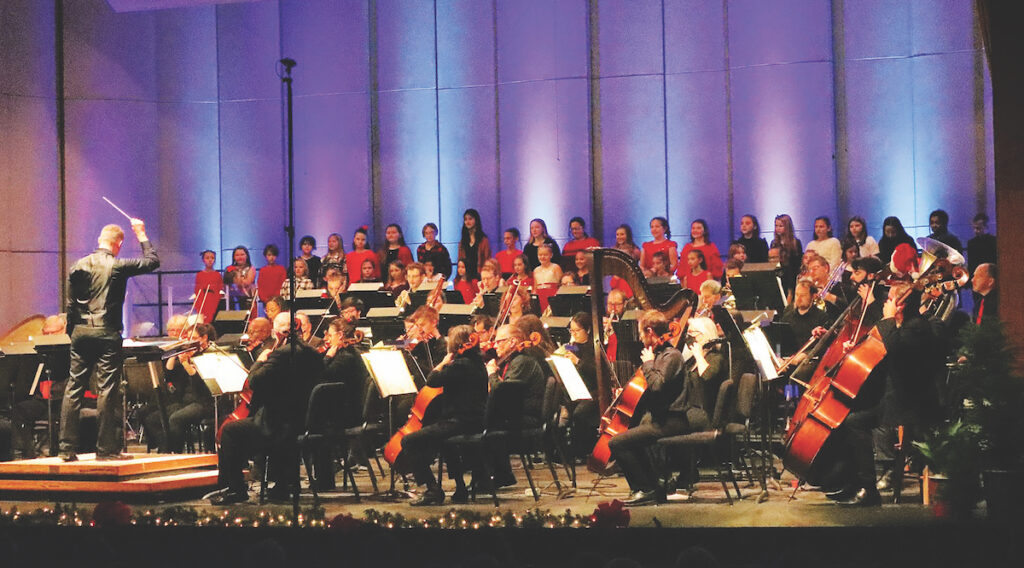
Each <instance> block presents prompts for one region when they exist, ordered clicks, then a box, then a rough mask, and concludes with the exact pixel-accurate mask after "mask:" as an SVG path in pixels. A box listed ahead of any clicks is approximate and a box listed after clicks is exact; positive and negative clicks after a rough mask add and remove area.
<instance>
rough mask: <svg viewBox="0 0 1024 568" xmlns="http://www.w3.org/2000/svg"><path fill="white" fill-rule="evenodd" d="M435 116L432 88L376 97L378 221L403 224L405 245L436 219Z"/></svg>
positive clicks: (415, 238) (380, 239)
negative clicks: (377, 120) (378, 124)
mask: <svg viewBox="0 0 1024 568" xmlns="http://www.w3.org/2000/svg"><path fill="white" fill-rule="evenodd" d="M436 113H437V106H436V101H435V98H434V91H433V90H432V89H430V90H408V91H394V92H383V93H381V94H380V117H381V119H380V163H381V197H382V204H383V206H382V211H381V215H382V217H381V220H382V221H383V223H384V224H385V225H387V224H389V223H398V224H399V225H401V227H402V230H403V232H404V233H405V236H406V240H407V241H409V242H415V241H416V240H417V236H418V235H419V227H422V226H423V224H424V223H426V222H427V221H434V222H436V221H437V219H438V215H439V214H440V210H439V208H438V203H439V197H438V185H437V183H438V182H437V179H438V177H437V167H438V165H437V117H436ZM374 239H375V241H376V242H377V243H383V241H384V235H374Z"/></svg>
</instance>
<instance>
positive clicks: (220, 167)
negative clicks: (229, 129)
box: [213, 6, 227, 268]
mask: <svg viewBox="0 0 1024 568" xmlns="http://www.w3.org/2000/svg"><path fill="white" fill-rule="evenodd" d="M219 31H220V6H214V7H213V32H214V33H213V36H214V38H213V43H214V57H216V59H217V60H216V61H215V62H214V69H215V71H216V73H217V218H218V219H221V220H223V218H224V217H223V215H224V141H223V139H222V135H223V132H224V124H223V120H224V118H223V115H222V112H221V91H220V86H221V85H220V33H219ZM217 248H218V249H220V254H219V255H217V256H218V258H220V265H221V268H223V267H224V266H225V265H224V253H225V252H226V250H227V249H226V248H225V247H224V223H223V222H221V223H218V224H217Z"/></svg>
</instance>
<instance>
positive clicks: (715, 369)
mask: <svg viewBox="0 0 1024 568" xmlns="http://www.w3.org/2000/svg"><path fill="white" fill-rule="evenodd" d="M709 282H714V281H713V280H711V281H709ZM700 319H702V318H692V319H691V320H690V322H689V328H690V330H691V331H690V333H691V334H692V335H691V337H692V338H693V345H692V346H691V347H690V349H689V350H690V352H691V353H692V354H693V362H692V363H689V364H688V365H689V368H685V367H684V361H683V355H682V353H680V352H679V351H678V350H677V349H676V348H675V347H672V346H671V345H669V342H668V341H664V338H665V337H666V336H667V335H668V333H669V322H668V319H666V318H665V314H663V313H661V312H659V311H657V310H648V311H646V312H644V314H643V315H642V316H641V317H640V322H639V324H640V330H641V337H642V339H643V342H644V346H645V349H644V351H643V354H642V355H641V359H642V360H643V365H642V367H641V371H642V372H643V376H644V378H645V379H646V380H647V393H648V394H647V395H645V397H644V398H645V400H647V407H646V412H645V416H644V417H643V418H642V419H641V421H640V424H639V425H637V426H634V427H632V428H630V429H628V430H626V431H625V432H622V433H621V434H619V435H617V436H615V437H613V438H612V439H611V442H609V444H608V447H609V449H610V450H611V454H612V457H613V458H614V459H615V461H616V463H617V464H618V466H619V468H620V469H621V470H622V473H623V475H624V476H625V477H626V481H627V483H629V489H630V491H631V492H632V493H631V495H630V498H629V499H628V500H626V502H625V503H626V505H629V506H637V505H646V504H649V503H655V502H663V501H664V500H665V494H664V491H663V489H662V488H661V486H660V484H659V483H658V476H657V473H656V470H655V467H654V464H653V462H652V459H651V456H650V455H649V449H650V447H651V446H652V445H653V444H654V443H655V442H656V441H657V440H658V439H660V438H665V437H668V436H676V435H679V434H685V433H687V432H692V431H696V430H700V429H704V428H707V427H708V426H709V423H710V422H709V419H708V414H707V412H706V411H705V409H704V406H705V396H704V382H706V381H708V382H709V381H710V380H711V379H715V380H716V381H719V382H720V381H721V377H720V375H721V374H722V372H724V370H725V369H726V366H725V365H724V364H723V361H722V359H721V356H720V355H717V354H715V355H716V356H715V357H711V356H710V355H705V354H704V350H703V347H704V345H705V344H706V343H708V342H709V341H710V340H711V339H713V338H714V337H715V336H716V333H715V324H714V323H713V322H711V321H710V320H707V319H706V318H703V319H704V320H705V321H706V322H707V323H705V324H700V323H696V322H698V320H700ZM709 357H711V358H710V359H709ZM712 359H713V360H714V363H713V364H712Z"/></svg>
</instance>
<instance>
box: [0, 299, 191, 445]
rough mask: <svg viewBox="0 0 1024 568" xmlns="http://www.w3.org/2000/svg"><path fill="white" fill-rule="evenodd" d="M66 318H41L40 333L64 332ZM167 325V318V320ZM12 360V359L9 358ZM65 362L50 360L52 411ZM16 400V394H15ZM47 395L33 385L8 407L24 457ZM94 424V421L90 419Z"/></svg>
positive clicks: (13, 442)
mask: <svg viewBox="0 0 1024 568" xmlns="http://www.w3.org/2000/svg"><path fill="white" fill-rule="evenodd" d="M174 317H178V318H179V319H180V321H182V322H184V321H185V316H182V315H178V316H172V318H171V319H174ZM67 325H68V324H67V318H66V317H65V316H64V315H63V314H59V315H53V316H48V317H47V318H46V319H45V320H43V335H61V334H64V333H67ZM168 325H170V320H168ZM11 361H12V362H14V361H15V359H13V358H12V359H11ZM67 364H68V363H64V364H63V365H62V367H63V368H59V367H61V366H58V365H55V364H54V363H53V362H51V365H52V366H51V372H52V374H51V377H50V378H51V380H52V381H53V383H52V384H51V386H50V395H49V398H50V400H52V401H53V404H54V414H56V413H57V409H58V408H59V407H60V398H61V396H62V393H63V390H64V385H65V383H66V381H67V373H68V368H67ZM25 371H26V372H30V373H33V374H34V373H35V371H36V362H35V361H32V364H31V366H30V367H26V368H25ZM39 380H40V381H43V380H45V377H44V376H40V377H39ZM15 382H20V381H18V379H14V380H12V384H11V393H12V394H15V396H16V397H17V395H18V393H14V383H15ZM15 400H17V398H15ZM46 405H47V399H45V398H43V389H42V387H41V386H37V387H36V392H35V394H34V395H33V396H31V397H28V398H25V399H24V400H21V401H20V402H15V404H14V406H13V408H11V449H12V450H14V451H15V452H18V451H20V452H21V457H23V458H25V459H31V458H34V457H36V444H35V440H34V439H33V436H32V430H33V428H34V427H35V423H36V421H37V420H46V419H47V418H46V417H47V410H46ZM83 411H85V412H92V413H94V412H95V409H94V408H92V409H83ZM92 424H93V426H94V425H95V422H94V421H92ZM95 436H96V434H95V433H94V432H93V433H90V435H88V436H86V437H88V438H90V439H92V440H95Z"/></svg>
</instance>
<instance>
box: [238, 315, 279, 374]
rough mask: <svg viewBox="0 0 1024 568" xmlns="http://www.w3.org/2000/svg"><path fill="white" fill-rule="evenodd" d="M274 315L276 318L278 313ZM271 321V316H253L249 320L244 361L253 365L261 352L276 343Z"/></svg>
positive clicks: (244, 344) (244, 345)
mask: <svg viewBox="0 0 1024 568" xmlns="http://www.w3.org/2000/svg"><path fill="white" fill-rule="evenodd" d="M267 305H268V306H269V305H270V304H267ZM277 313H280V311H278V312H277ZM274 317H275V318H276V317H277V314H275V315H274ZM271 321H273V320H271V319H270V318H253V320H252V321H251V322H249V330H248V333H249V337H248V339H246V340H245V342H244V343H243V347H244V348H245V355H243V356H242V357H241V359H242V363H244V364H246V365H252V364H253V363H255V362H256V359H258V358H259V356H260V353H263V351H265V350H267V349H270V348H271V346H273V345H274V326H273V324H271V323H270V322H271Z"/></svg>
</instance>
